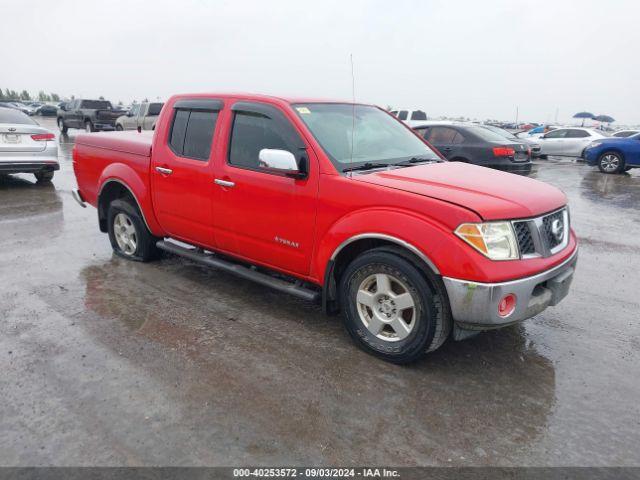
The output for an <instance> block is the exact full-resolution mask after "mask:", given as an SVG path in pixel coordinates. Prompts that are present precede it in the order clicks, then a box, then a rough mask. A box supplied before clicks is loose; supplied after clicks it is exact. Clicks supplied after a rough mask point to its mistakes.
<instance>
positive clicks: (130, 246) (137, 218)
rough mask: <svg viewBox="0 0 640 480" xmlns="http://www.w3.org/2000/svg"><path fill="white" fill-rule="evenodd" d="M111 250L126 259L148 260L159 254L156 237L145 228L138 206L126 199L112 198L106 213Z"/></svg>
mask: <svg viewBox="0 0 640 480" xmlns="http://www.w3.org/2000/svg"><path fill="white" fill-rule="evenodd" d="M107 221H108V230H109V240H110V242H111V247H112V248H113V251H114V252H115V253H116V254H117V255H119V256H121V257H124V258H126V259H127V260H137V261H140V262H148V261H151V260H155V259H156V258H158V257H159V256H160V250H159V249H158V247H156V242H157V241H158V239H157V238H156V237H154V236H153V234H152V233H151V232H150V231H149V230H148V229H147V226H146V224H145V223H144V220H143V218H142V215H141V214H140V212H139V211H138V208H137V207H136V206H134V205H133V204H132V203H131V202H130V201H128V200H126V199H119V200H114V201H113V202H111V205H109V213H108V215H107Z"/></svg>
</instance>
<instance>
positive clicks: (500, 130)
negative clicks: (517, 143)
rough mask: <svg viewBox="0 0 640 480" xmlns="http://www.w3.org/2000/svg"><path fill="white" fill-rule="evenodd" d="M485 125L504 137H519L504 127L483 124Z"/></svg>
mask: <svg viewBox="0 0 640 480" xmlns="http://www.w3.org/2000/svg"><path fill="white" fill-rule="evenodd" d="M483 127H484V128H486V129H487V130H491V131H492V132H494V133H497V134H498V135H502V136H503V137H504V138H510V139H512V140H513V139H515V140H517V139H518V137H516V136H515V135H514V134H513V133H511V132H508V131H506V130H505V129H504V128H500V127H494V126H493V125H483Z"/></svg>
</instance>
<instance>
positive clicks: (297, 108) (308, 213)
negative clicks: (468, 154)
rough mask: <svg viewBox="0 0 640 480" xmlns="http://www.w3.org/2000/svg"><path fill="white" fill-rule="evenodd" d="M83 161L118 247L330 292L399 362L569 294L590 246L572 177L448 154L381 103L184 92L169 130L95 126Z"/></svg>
mask: <svg viewBox="0 0 640 480" xmlns="http://www.w3.org/2000/svg"><path fill="white" fill-rule="evenodd" d="M73 167H74V171H75V175H76V178H77V183H78V190H76V191H74V196H75V198H76V200H77V201H78V202H79V203H80V204H81V205H83V206H85V205H86V203H89V204H91V205H93V206H94V207H96V208H97V213H98V223H99V226H100V229H101V231H103V232H107V233H108V235H109V239H110V242H111V245H112V247H113V249H114V251H115V253H116V254H117V255H120V256H122V257H124V258H127V259H130V260H139V261H149V260H152V259H156V258H158V257H159V256H160V253H161V252H170V253H172V254H177V255H182V256H184V257H187V258H189V259H191V260H193V261H196V262H200V263H202V264H204V265H209V266H211V267H215V268H219V269H223V270H226V271H229V272H232V273H234V274H236V275H239V276H241V277H243V278H246V279H251V280H254V281H256V282H259V283H261V284H263V285H265V286H269V287H272V288H275V289H277V290H279V291H281V292H286V293H289V294H292V295H295V296H298V297H301V298H304V299H306V300H308V301H317V302H320V303H321V304H322V307H323V309H324V311H326V312H327V313H329V314H337V313H339V312H341V313H342V314H343V318H344V324H345V326H346V329H347V331H348V332H349V334H350V335H351V336H352V338H353V339H354V341H355V342H356V343H357V344H358V345H359V346H360V347H362V348H363V349H364V350H366V351H368V352H370V353H373V354H375V355H377V356H379V357H382V358H384V359H385V360H388V361H392V362H396V363H406V362H410V361H413V360H415V359H417V358H419V357H420V356H422V355H423V354H424V353H425V352H428V351H433V350H435V349H437V348H438V347H440V346H441V345H442V344H443V343H444V342H445V340H447V339H448V338H450V337H453V338H454V339H456V340H460V339H463V338H465V337H468V336H471V335H474V334H475V333H477V332H479V331H482V330H490V329H495V328H500V327H504V326H507V325H511V324H514V323H517V322H520V321H522V320H524V319H527V318H530V317H532V316H534V315H536V314H538V313H540V312H542V311H543V310H544V309H545V308H547V307H548V306H553V305H556V304H557V303H558V302H560V301H561V300H562V299H563V298H564V297H565V296H566V295H567V293H568V290H569V285H570V283H571V280H572V277H573V273H574V268H575V266H576V262H577V250H578V247H577V240H576V236H575V234H574V232H573V231H572V229H571V228H570V225H569V210H568V207H567V199H566V197H565V195H564V194H563V193H562V192H561V191H560V190H558V189H557V188H555V187H552V186H550V185H547V184H545V183H542V182H539V181H536V180H533V179H530V178H527V177H523V176H518V175H513V174H509V173H505V172H500V171H495V170H491V169H488V168H484V167H480V166H476V165H470V164H464V163H458V162H447V161H446V160H445V159H444V158H443V157H442V156H441V155H440V154H438V153H437V152H436V151H435V150H434V149H432V148H431V147H430V145H429V144H428V143H427V141H425V140H424V139H423V138H421V137H420V136H419V135H417V134H416V133H414V132H413V131H412V130H411V129H409V128H408V127H407V126H406V125H404V124H403V123H402V122H401V121H400V120H398V119H397V118H395V117H393V116H392V115H390V114H389V113H387V112H385V111H384V110H382V109H380V108H377V107H375V106H372V105H364V104H352V103H340V102H324V101H317V100H305V99H285V98H277V97H270V96H260V95H244V94H243V95H233V94H224V95H223V94H220V95H216V94H191V95H176V96H174V97H172V98H171V99H170V100H169V101H168V102H167V103H166V104H165V106H164V108H163V109H162V112H161V114H160V116H159V118H158V122H157V126H156V130H155V132H141V133H138V132H115V133H94V134H82V135H79V136H78V137H77V139H76V146H75V148H74V151H73Z"/></svg>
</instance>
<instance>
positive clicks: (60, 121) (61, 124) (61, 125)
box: [58, 118, 69, 133]
mask: <svg viewBox="0 0 640 480" xmlns="http://www.w3.org/2000/svg"><path fill="white" fill-rule="evenodd" d="M58 128H59V129H60V131H61V132H62V133H67V131H68V130H69V127H67V126H66V125H65V124H64V119H63V118H59V119H58Z"/></svg>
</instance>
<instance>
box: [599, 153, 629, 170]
mask: <svg viewBox="0 0 640 480" xmlns="http://www.w3.org/2000/svg"><path fill="white" fill-rule="evenodd" d="M598 169H599V170H600V171H601V172H602V173H621V172H623V171H624V158H623V157H622V155H621V154H620V153H618V152H613V151H609V152H604V153H602V155H600V157H599V158H598Z"/></svg>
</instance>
